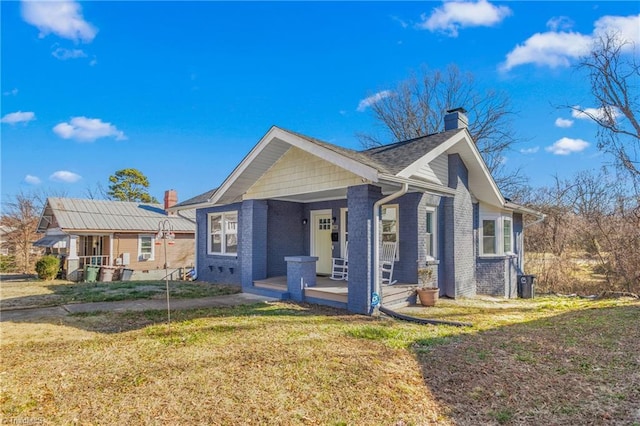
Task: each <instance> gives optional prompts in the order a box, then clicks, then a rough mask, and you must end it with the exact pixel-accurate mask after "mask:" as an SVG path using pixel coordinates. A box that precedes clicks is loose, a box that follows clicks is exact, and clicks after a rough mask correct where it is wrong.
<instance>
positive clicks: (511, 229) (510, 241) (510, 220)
mask: <svg viewBox="0 0 640 426" xmlns="http://www.w3.org/2000/svg"><path fill="white" fill-rule="evenodd" d="M507 222H509V248H508V250H505V238H506V236H507V235H506V234H505V232H504V226H505V224H506V223H507ZM502 250H503V252H504V254H514V252H513V217H511V216H503V217H502Z"/></svg>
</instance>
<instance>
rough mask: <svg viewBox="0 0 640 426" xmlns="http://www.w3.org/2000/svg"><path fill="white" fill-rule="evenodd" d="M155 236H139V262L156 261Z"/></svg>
mask: <svg viewBox="0 0 640 426" xmlns="http://www.w3.org/2000/svg"><path fill="white" fill-rule="evenodd" d="M153 240H154V237H153V235H139V236H138V260H153V259H154V245H153Z"/></svg>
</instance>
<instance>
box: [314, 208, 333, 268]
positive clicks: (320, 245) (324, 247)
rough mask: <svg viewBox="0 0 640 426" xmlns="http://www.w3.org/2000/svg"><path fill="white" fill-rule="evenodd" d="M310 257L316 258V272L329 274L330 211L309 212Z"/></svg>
mask: <svg viewBox="0 0 640 426" xmlns="http://www.w3.org/2000/svg"><path fill="white" fill-rule="evenodd" d="M311 224H312V228H311V256H316V257H318V262H317V263H316V272H317V273H318V274H330V273H331V248H332V247H331V225H332V223H331V210H315V211H312V212H311Z"/></svg>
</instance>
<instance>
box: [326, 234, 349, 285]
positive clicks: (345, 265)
mask: <svg viewBox="0 0 640 426" xmlns="http://www.w3.org/2000/svg"><path fill="white" fill-rule="evenodd" d="M329 278H331V279H332V280H345V281H346V280H348V279H349V242H346V243H344V257H333V258H331V276H330V277H329Z"/></svg>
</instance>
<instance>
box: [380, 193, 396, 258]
mask: <svg viewBox="0 0 640 426" xmlns="http://www.w3.org/2000/svg"><path fill="white" fill-rule="evenodd" d="M398 217H399V215H398V205H397V204H391V205H387V206H382V241H383V242H385V241H392V242H394V243H396V244H397V243H398V242H399V241H400V238H399V236H400V235H399V230H400V227H399V226H398ZM398 248H399V247H398V246H397V245H396V260H398V258H399V255H398V252H399V250H398Z"/></svg>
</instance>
